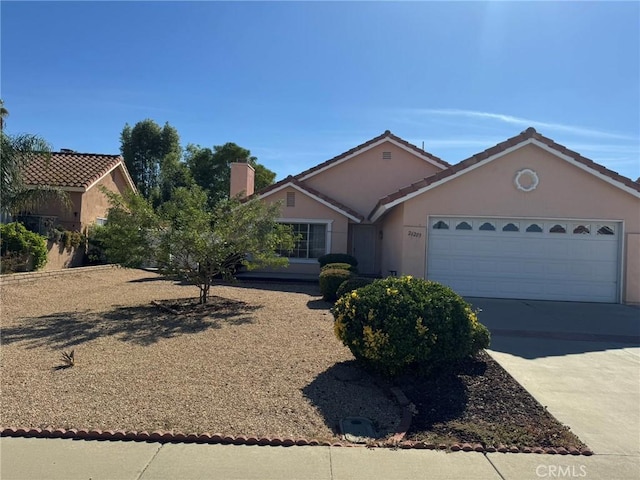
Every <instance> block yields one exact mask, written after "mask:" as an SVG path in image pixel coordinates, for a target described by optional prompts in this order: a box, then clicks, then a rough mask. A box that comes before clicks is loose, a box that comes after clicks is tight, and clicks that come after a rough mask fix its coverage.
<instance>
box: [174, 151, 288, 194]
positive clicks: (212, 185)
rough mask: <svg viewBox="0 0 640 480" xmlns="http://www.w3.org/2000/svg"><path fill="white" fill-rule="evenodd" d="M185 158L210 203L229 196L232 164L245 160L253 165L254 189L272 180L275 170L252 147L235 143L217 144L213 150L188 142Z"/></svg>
mask: <svg viewBox="0 0 640 480" xmlns="http://www.w3.org/2000/svg"><path fill="white" fill-rule="evenodd" d="M185 160H186V163H187V165H188V166H189V170H190V171H191V175H192V176H193V180H194V181H195V183H196V184H197V185H199V186H200V187H201V188H203V189H204V190H205V191H206V192H207V195H208V196H209V201H210V204H211V205H214V204H215V203H216V202H217V201H219V200H221V199H224V198H228V196H229V187H230V184H231V164H232V163H234V162H238V161H246V162H248V163H249V164H251V166H252V167H253V168H254V169H255V190H261V189H263V188H265V187H268V186H269V185H271V184H273V181H274V180H275V177H276V174H275V172H272V171H271V170H269V169H268V168H267V167H265V166H264V165H261V164H260V163H258V159H257V158H256V157H254V156H252V155H251V151H250V150H247V149H246V148H243V147H241V146H239V145H236V144H235V143H232V142H228V143H225V144H224V145H216V146H214V147H213V150H212V149H210V148H203V147H200V146H197V145H188V146H187V149H186V154H185Z"/></svg>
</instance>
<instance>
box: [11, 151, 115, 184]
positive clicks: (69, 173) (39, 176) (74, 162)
mask: <svg viewBox="0 0 640 480" xmlns="http://www.w3.org/2000/svg"><path fill="white" fill-rule="evenodd" d="M121 162H123V159H122V157H121V156H120V155H101V154H94V153H76V152H53V153H51V155H50V156H46V155H44V154H43V155H39V156H36V157H34V158H33V159H31V160H30V161H29V162H28V163H27V166H26V167H25V169H24V171H23V174H22V177H23V181H24V183H25V184H26V185H33V186H50V187H59V188H63V189H64V188H80V189H84V190H86V189H87V188H88V187H90V186H91V185H92V184H93V183H94V182H96V181H97V180H99V179H100V178H101V177H102V176H104V175H105V174H107V173H108V172H109V171H111V170H112V169H114V168H115V167H117V166H118V164H119V163H121Z"/></svg>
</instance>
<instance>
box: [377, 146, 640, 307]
mask: <svg viewBox="0 0 640 480" xmlns="http://www.w3.org/2000/svg"><path fill="white" fill-rule="evenodd" d="M525 168H529V169H532V170H534V171H535V172H536V173H537V174H538V177H539V185H538V186H537V188H536V189H535V190H533V191H531V192H524V191H521V190H518V188H516V185H515V182H514V179H515V176H516V173H517V172H518V171H520V170H522V169H525ZM403 205H404V207H403V220H402V228H403V229H404V232H403V241H402V247H401V248H402V273H405V274H410V275H415V276H419V277H424V276H426V274H427V270H426V269H428V265H426V252H427V246H428V231H427V229H426V226H427V219H428V217H429V216H434V215H435V216H440V215H444V216H446V215H449V216H476V217H483V216H486V217H518V218H522V217H529V218H557V219H569V220H570V219H579V220H583V219H587V220H610V221H621V222H624V236H623V237H622V241H623V246H622V251H623V262H622V264H623V266H624V268H623V276H624V278H625V279H626V281H624V283H625V284H626V285H623V301H625V302H627V303H635V302H640V288H639V285H638V280H637V278H638V272H639V271H640V258H639V257H640V255H639V254H638V248H637V242H638V240H637V236H638V234H640V199H638V198H637V197H634V196H633V195H631V194H629V193H626V192H624V191H622V190H621V189H619V188H617V187H615V186H613V185H611V184H609V183H607V182H606V181H604V180H602V179H600V178H597V177H596V176H594V175H593V174H591V173H588V172H586V171H584V170H582V169H580V168H578V167H576V166H574V165H571V164H570V163H568V162H566V161H564V160H562V159H560V158H558V157H557V156H556V155H554V154H552V153H549V152H547V151H545V150H543V149H541V148H539V147H537V146H535V145H527V146H524V147H522V148H521V149H518V150H516V151H514V152H512V153H509V154H507V155H504V156H502V157H501V158H498V159H495V160H493V161H491V162H490V163H487V164H480V165H479V166H478V168H476V169H474V170H471V171H468V170H467V171H465V172H464V173H462V174H461V175H460V176H458V177H457V178H453V179H451V180H449V181H448V182H446V183H443V184H441V185H439V186H437V187H434V188H432V189H430V190H427V191H425V192H424V193H422V194H420V195H418V196H416V197H414V198H411V199H409V200H407V201H405V202H404V204H403ZM384 222H386V219H385V220H384ZM394 222H396V223H397V220H394ZM409 232H417V233H419V234H421V235H420V236H411V235H410V234H409ZM392 247H393V248H397V245H392ZM385 248H387V246H385ZM634 278H635V280H634Z"/></svg>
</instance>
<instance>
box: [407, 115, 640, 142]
mask: <svg viewBox="0 0 640 480" xmlns="http://www.w3.org/2000/svg"><path fill="white" fill-rule="evenodd" d="M404 112H405V113H409V114H414V115H421V116H452V117H465V118H476V119H485V120H495V121H497V122H502V123H508V124H511V125H519V126H522V127H534V128H541V129H545V130H553V131H558V132H565V133H571V134H574V135H582V136H589V137H600V138H611V139H619V140H633V139H634V137H631V136H628V135H623V134H619V133H612V132H605V131H602V130H596V129H592V128H585V127H579V126H575V125H565V124H561V123H551V122H543V121H540V120H532V119H529V118H522V117H515V116H513V115H504V114H501V113H492V112H479V111H475V110H457V109H430V108H427V109H408V110H404Z"/></svg>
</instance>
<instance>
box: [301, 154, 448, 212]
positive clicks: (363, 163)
mask: <svg viewBox="0 0 640 480" xmlns="http://www.w3.org/2000/svg"><path fill="white" fill-rule="evenodd" d="M382 152H391V160H383V159H382ZM440 170H441V169H440V168H438V167H436V166H434V165H432V164H431V163H428V162H426V161H424V160H422V159H420V158H418V157H416V156H415V155H413V154H411V153H409V152H407V151H406V150H404V149H402V148H399V147H397V146H395V145H394V144H392V143H389V142H385V143H383V144H382V145H378V146H377V147H374V148H372V149H371V150H368V151H365V152H363V153H361V154H359V155H356V156H355V157H353V158H351V159H349V160H347V161H345V162H343V163H341V164H340V165H336V166H334V167H332V168H329V169H328V170H326V171H324V172H321V173H319V174H317V175H315V176H313V177H311V178H309V179H307V180H304V182H305V184H307V185H309V186H311V187H312V188H314V189H316V190H318V191H319V192H322V193H324V194H325V195H328V196H329V197H331V198H333V199H335V200H337V201H339V202H340V203H343V204H344V205H347V206H349V207H350V208H353V209H354V210H356V211H357V212H359V213H360V214H362V215H364V216H365V217H366V216H368V215H369V213H371V210H373V208H374V207H375V206H376V204H377V203H378V200H379V199H380V198H382V197H385V196H386V195H388V194H390V193H393V192H395V191H396V190H399V189H400V188H402V187H406V186H407V185H410V184H412V183H414V182H417V181H419V180H421V179H422V178H424V177H428V176H430V175H433V174H434V173H436V172H438V171H440Z"/></svg>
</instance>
